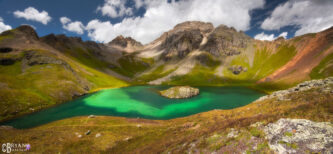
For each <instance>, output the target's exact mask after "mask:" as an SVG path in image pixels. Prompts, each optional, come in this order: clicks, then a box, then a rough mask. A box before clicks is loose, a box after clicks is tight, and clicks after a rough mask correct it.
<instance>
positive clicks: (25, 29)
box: [16, 25, 38, 40]
mask: <svg viewBox="0 0 333 154" xmlns="http://www.w3.org/2000/svg"><path fill="white" fill-rule="evenodd" d="M16 29H17V30H18V31H20V32H23V33H24V34H26V36H28V37H29V38H31V39H34V40H38V35H37V33H36V31H35V29H34V28H32V27H31V26H28V25H22V26H19V27H17V28H16Z"/></svg>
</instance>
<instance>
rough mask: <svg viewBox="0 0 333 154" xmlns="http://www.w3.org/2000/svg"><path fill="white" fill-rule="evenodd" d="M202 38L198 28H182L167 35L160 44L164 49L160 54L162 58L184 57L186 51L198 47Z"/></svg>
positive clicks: (188, 51)
mask: <svg viewBox="0 0 333 154" xmlns="http://www.w3.org/2000/svg"><path fill="white" fill-rule="evenodd" d="M202 39H203V35H202V34H201V32H200V30H199V29H194V30H184V31H181V32H178V33H175V34H171V35H168V36H167V38H166V39H165V40H164V42H163V43H162V45H161V48H162V49H165V51H164V52H163V54H162V57H163V59H164V60H169V59H171V58H173V57H178V58H180V59H181V58H184V57H185V56H186V55H187V54H188V53H190V52H191V51H193V50H196V49H198V48H199V45H200V43H201V41H202Z"/></svg>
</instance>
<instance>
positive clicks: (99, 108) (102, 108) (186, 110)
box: [1, 86, 264, 128]
mask: <svg viewBox="0 0 333 154" xmlns="http://www.w3.org/2000/svg"><path fill="white" fill-rule="evenodd" d="M167 88H169V87H166V86H132V87H124V88H117V89H106V90H101V91H99V92H96V93H93V94H89V95H87V96H84V97H82V98H78V99H76V100H73V101H71V102H67V103H64V104H60V105H57V106H55V107H51V108H47V109H44V110H41V111H39V112H36V113H32V114H29V115H25V116H22V117H19V118H17V119H13V120H10V121H7V122H4V123H2V124H1V125H10V126H13V127H15V128H31V127H34V126H38V125H42V124H45V123H48V122H52V121H55V120H60V119H65V118H69V117H74V116H83V115H108V116H120V117H130V118H137V117H140V118H145V119H160V120H165V119H173V118H178V117H185V116H189V115H193V114H196V113H200V112H205V111H209V110H213V109H233V108H236V107H240V106H244V105H247V104H249V103H251V102H252V101H254V100H256V99H257V98H259V97H260V96H263V95H264V94H263V93H261V92H258V91H255V90H252V89H249V88H245V87H199V89H200V94H199V95H198V96H195V97H192V98H189V99H168V98H165V97H162V96H160V95H159V94H158V93H157V91H158V90H164V89H167Z"/></svg>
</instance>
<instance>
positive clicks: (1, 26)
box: [0, 17, 12, 33]
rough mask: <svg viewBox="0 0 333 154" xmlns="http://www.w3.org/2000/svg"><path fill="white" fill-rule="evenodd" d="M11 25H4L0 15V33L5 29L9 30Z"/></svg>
mask: <svg viewBox="0 0 333 154" xmlns="http://www.w3.org/2000/svg"><path fill="white" fill-rule="evenodd" d="M10 29H12V27H11V26H10V25H6V24H5V23H4V21H3V19H2V18H1V17H0V33H2V32H3V31H6V30H10Z"/></svg>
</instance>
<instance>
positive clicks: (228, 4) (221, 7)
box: [87, 0, 264, 43]
mask: <svg viewBox="0 0 333 154" xmlns="http://www.w3.org/2000/svg"><path fill="white" fill-rule="evenodd" d="M263 6H264V0H251V1H249V0H233V1H230V0H205V1H202V0H191V1H189V0H180V1H177V2H175V1H172V2H171V3H168V2H167V1H166V0H163V1H162V0H136V3H135V7H136V8H140V7H145V9H146V12H145V14H144V15H143V16H142V17H126V18H124V19H123V20H122V21H121V22H120V23H116V24H112V23H110V22H109V21H99V20H97V19H95V20H92V21H90V22H89V23H88V25H87V30H88V36H89V37H90V38H92V39H93V40H95V41H100V42H109V41H111V40H112V39H113V38H115V37H116V36H118V35H124V36H131V37H133V38H134V39H136V40H138V41H141V42H142V43H148V42H150V41H152V40H154V39H156V38H157V37H158V36H160V35H161V34H162V33H163V32H165V31H168V30H170V29H172V28H173V26H175V25H176V24H178V23H181V22H184V21H189V20H199V21H204V22H212V23H213V24H214V26H218V25H220V24H225V25H227V26H232V27H234V28H236V29H237V30H243V31H245V30H248V29H249V25H250V19H251V17H250V14H249V12H250V11H251V10H253V9H255V8H261V7H263ZM99 10H101V8H100V7H99ZM120 10H121V9H120ZM118 11H119V9H118ZM110 12H111V11H110ZM117 13H118V14H116V15H119V12H117ZM110 15H111V14H110Z"/></svg>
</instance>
